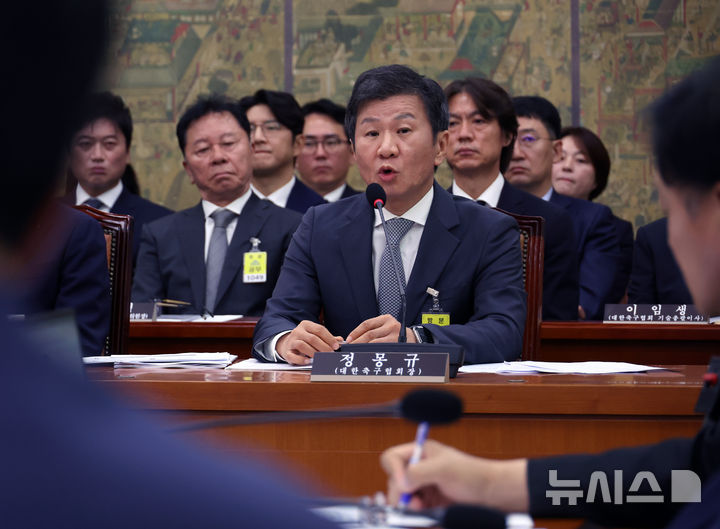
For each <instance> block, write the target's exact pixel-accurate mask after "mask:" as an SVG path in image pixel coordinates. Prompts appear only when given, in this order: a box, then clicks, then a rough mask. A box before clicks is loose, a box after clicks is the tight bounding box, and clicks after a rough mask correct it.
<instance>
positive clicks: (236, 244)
mask: <svg viewBox="0 0 720 529" xmlns="http://www.w3.org/2000/svg"><path fill="white" fill-rule="evenodd" d="M269 210H270V203H269V202H267V201H263V200H260V199H259V198H258V197H257V195H255V193H250V197H249V198H248V201H247V203H246V204H245V206H244V207H243V210H242V212H241V213H240V216H239V217H238V219H237V224H236V225H235V232H234V233H233V237H232V240H231V241H230V246H228V251H227V254H226V255H225V263H224V264H223V270H222V274H221V275H220V283H219V284H218V291H217V302H216V305H219V304H220V301H221V300H222V297H223V296H224V295H225V293H226V292H227V290H228V288H230V284H231V283H232V282H233V280H234V279H235V277H236V276H237V275H238V273H242V270H243V259H244V255H245V252H246V251H248V250H250V248H251V247H252V245H251V244H250V237H257V235H258V234H259V233H260V229H261V228H262V225H263V224H265V221H266V220H267V218H268V216H269V214H270V211H269ZM264 250H265V248H263V241H262V240H261V241H260V251H264Z"/></svg>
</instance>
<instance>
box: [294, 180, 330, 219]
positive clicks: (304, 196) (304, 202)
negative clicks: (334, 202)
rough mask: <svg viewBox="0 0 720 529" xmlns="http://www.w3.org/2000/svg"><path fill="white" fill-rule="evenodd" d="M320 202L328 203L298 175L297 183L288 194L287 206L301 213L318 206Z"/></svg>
mask: <svg viewBox="0 0 720 529" xmlns="http://www.w3.org/2000/svg"><path fill="white" fill-rule="evenodd" d="M320 204H327V202H325V199H324V198H323V197H321V196H320V195H319V194H317V193H316V192H315V191H313V190H312V189H310V188H309V187H308V186H306V185H305V184H303V183H302V182H301V181H300V179H299V178H297V177H296V178H295V184H294V185H293V187H292V189H291V190H290V195H288V200H287V204H285V207H286V208H287V209H292V210H294V211H298V212H300V213H305V212H306V211H307V210H308V208H310V207H312V206H318V205H320Z"/></svg>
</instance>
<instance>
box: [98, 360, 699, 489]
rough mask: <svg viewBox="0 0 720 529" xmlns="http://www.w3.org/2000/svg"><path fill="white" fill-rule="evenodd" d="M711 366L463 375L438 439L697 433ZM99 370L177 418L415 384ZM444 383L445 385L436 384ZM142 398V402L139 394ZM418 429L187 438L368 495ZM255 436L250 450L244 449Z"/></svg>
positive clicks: (361, 422)
mask: <svg viewBox="0 0 720 529" xmlns="http://www.w3.org/2000/svg"><path fill="white" fill-rule="evenodd" d="M704 372H705V369H704V367H702V366H680V367H678V371H677V372H675V371H660V372H654V373H647V374H635V375H632V374H624V375H601V376H598V375H593V376H571V375H523V376H518V375H514V376H503V375H488V374H460V375H459V376H458V377H457V378H456V379H454V380H453V381H451V382H450V383H448V384H445V385H443V386H442V387H443V388H444V389H448V390H450V391H453V392H455V393H457V394H458V395H459V396H460V397H461V398H462V399H463V401H464V403H465V415H464V416H463V419H462V420H461V421H459V422H458V423H456V424H453V425H450V426H444V427H437V428H434V429H432V430H431V437H432V438H435V439H438V440H440V441H443V442H445V443H449V444H452V445H453V446H456V447H458V448H460V449H461V450H465V451H467V452H470V453H473V454H477V455H483V456H487V457H493V458H512V457H521V456H543V455H551V454H561V453H568V452H599V451H602V450H606V449H609V448H613V447H617V446H626V445H639V444H645V443H652V442H656V441H659V440H662V439H666V438H669V437H675V436H692V435H694V434H695V433H696V432H697V431H698V429H699V427H700V424H701V417H700V416H699V415H697V414H695V413H693V408H694V405H695V401H696V399H697V396H698V393H699V391H700V387H701V385H702V374H703V373H704ZM88 373H89V377H90V378H91V379H92V380H94V381H97V382H98V383H99V384H100V385H102V386H104V387H106V388H107V389H109V390H112V391H116V392H120V393H122V394H124V395H129V396H131V397H132V398H134V399H136V400H135V401H134V404H132V405H133V406H134V407H136V408H140V409H145V410H149V412H150V413H151V414H156V415H158V416H159V418H164V419H168V420H170V421H171V422H178V423H185V422H188V421H197V420H207V419H213V418H221V417H228V416H230V415H231V414H247V413H257V412H268V411H289V410H303V409H318V408H329V407H334V406H358V405H363V404H377V403H384V402H388V401H392V400H394V399H398V398H401V397H402V396H403V395H404V394H405V393H406V392H407V391H409V390H410V389H412V388H413V385H412V384H400V383H359V382H358V383H335V382H313V383H311V382H310V381H309V377H310V375H309V373H307V372H297V371H294V372H287V371H286V372H282V371H273V372H229V371H224V370H199V369H198V370H159V369H151V368H139V369H119V370H113V369H112V368H108V367H92V368H89V370H88ZM435 387H437V386H435ZM138 399H139V400H138ZM414 431H415V426H414V425H412V424H410V423H407V422H405V421H403V420H401V419H397V418H392V417H362V418H358V419H343V420H333V421H313V422H303V423H298V424H275V425H259V426H243V427H240V426H235V427H229V428H217V429H214V430H206V431H202V432H194V433H178V434H176V435H183V436H188V437H189V438H193V437H197V438H200V439H202V440H203V442H212V443H219V446H221V449H222V450H223V451H224V452H225V453H226V454H227V455H228V456H229V457H231V456H232V454H233V453H240V452H243V453H245V454H247V453H248V452H250V453H252V454H253V456H254V457H255V456H257V457H262V456H270V457H272V456H273V455H276V453H277V452H276V451H279V452H282V453H283V454H284V455H285V456H287V457H288V458H289V459H290V460H291V461H293V462H294V463H295V464H296V465H297V468H299V469H300V472H301V473H302V475H303V479H304V480H306V481H307V480H308V478H309V477H310V478H312V477H314V478H316V479H317V483H319V484H321V485H317V487H316V488H317V489H318V490H319V491H320V492H322V493H325V494H334V495H345V494H351V495H362V494H368V493H370V492H374V491H376V490H384V489H385V475H384V473H383V472H382V470H381V469H380V466H379V463H378V460H379V459H378V458H379V455H380V453H381V452H382V451H383V450H384V449H385V448H387V447H389V446H391V445H394V444H398V443H403V442H408V441H411V440H412V439H413V437H414ZM247 443H249V444H250V446H242V445H243V444H247Z"/></svg>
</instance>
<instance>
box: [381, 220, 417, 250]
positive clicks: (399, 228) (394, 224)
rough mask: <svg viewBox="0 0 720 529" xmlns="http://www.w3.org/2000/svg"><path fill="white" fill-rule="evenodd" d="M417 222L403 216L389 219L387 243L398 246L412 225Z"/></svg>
mask: <svg viewBox="0 0 720 529" xmlns="http://www.w3.org/2000/svg"><path fill="white" fill-rule="evenodd" d="M413 224H415V223H414V222H413V221H411V220H408V219H403V218H402V217H395V218H394V219H390V220H389V221H387V236H388V241H387V243H388V244H389V245H390V246H397V245H398V244H400V241H401V240H402V238H403V237H405V235H406V234H407V232H408V231H410V228H412V225H413Z"/></svg>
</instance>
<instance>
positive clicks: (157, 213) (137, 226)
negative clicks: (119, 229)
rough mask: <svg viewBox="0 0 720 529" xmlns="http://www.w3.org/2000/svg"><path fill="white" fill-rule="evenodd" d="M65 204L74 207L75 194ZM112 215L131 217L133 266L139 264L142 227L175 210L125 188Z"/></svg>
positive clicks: (69, 195) (70, 195)
mask: <svg viewBox="0 0 720 529" xmlns="http://www.w3.org/2000/svg"><path fill="white" fill-rule="evenodd" d="M65 202H67V203H69V204H71V205H74V204H75V202H76V197H75V192H74V191H73V192H71V193H69V194H67V195H65ZM110 213H117V214H118V215H131V216H132V218H133V220H134V222H133V233H132V249H133V255H132V257H133V265H135V264H136V263H137V256H138V252H139V251H140V234H141V233H142V227H143V225H145V224H146V223H148V222H152V221H154V220H157V219H159V218H161V217H164V216H166V215H170V214H171V213H173V210H171V209H168V208H166V207H165V206H161V205H159V204H156V203H155V202H151V201H149V200H147V199H145V198H143V197H141V196H138V195H135V194H133V193H131V192H130V191H128V190H127V187H123V190H122V193H120V196H119V197H118V199H117V200H116V201H115V204H113V207H112V209H111V210H110Z"/></svg>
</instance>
